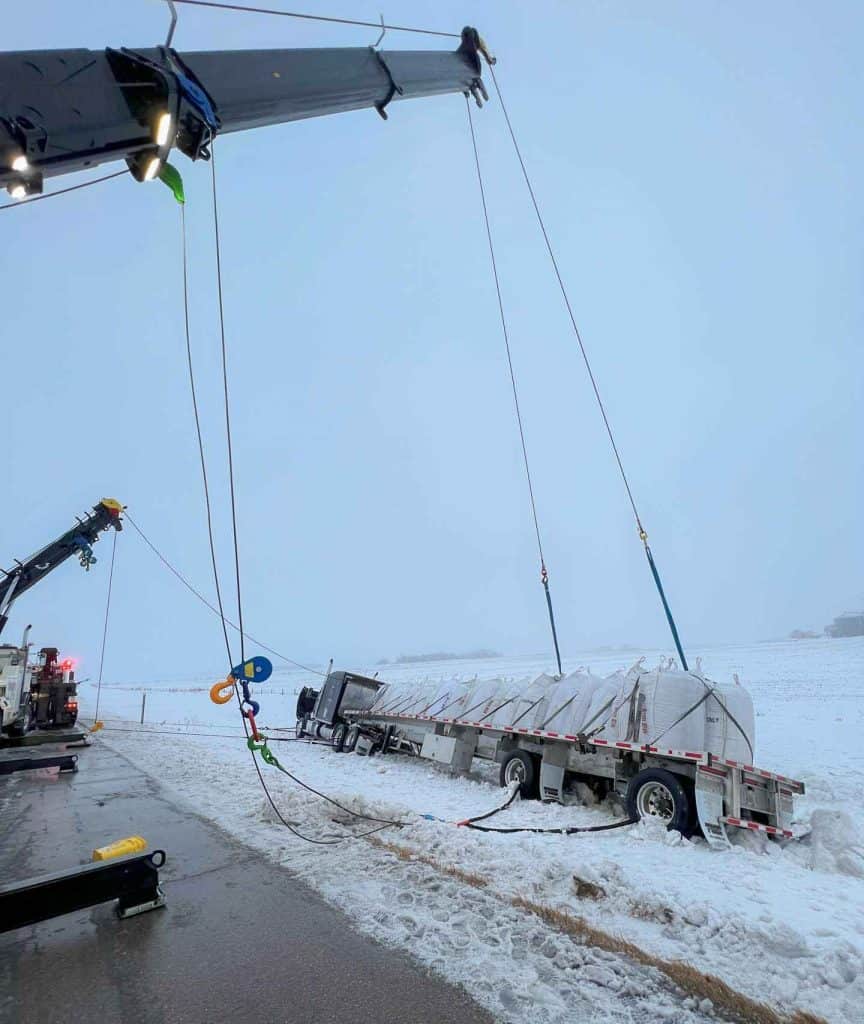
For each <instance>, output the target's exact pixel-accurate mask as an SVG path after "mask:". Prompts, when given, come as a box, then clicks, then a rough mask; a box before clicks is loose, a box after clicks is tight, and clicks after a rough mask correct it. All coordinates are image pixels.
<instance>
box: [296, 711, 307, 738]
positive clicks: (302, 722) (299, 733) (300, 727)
mask: <svg viewBox="0 0 864 1024" xmlns="http://www.w3.org/2000/svg"><path fill="white" fill-rule="evenodd" d="M294 735H295V736H296V737H297V739H298V740H302V739H303V737H304V736H305V735H306V716H305V715H301V716H300V717H299V718H298V719H297V729H296V730H295V732H294Z"/></svg>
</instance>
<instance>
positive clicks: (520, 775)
mask: <svg viewBox="0 0 864 1024" xmlns="http://www.w3.org/2000/svg"><path fill="white" fill-rule="evenodd" d="M499 781H500V782H501V785H502V786H505V787H508V786H511V785H512V784H513V783H514V782H518V783H519V796H521V797H522V799H523V800H536V799H537V797H538V796H539V795H540V773H539V772H538V770H537V758H536V757H535V755H534V754H529V753H528V751H527V750H514V751H513V752H512V753H511V754H508V755H507V757H506V758H505V759H504V760H503V761H502V762H501V774H500V777H499Z"/></svg>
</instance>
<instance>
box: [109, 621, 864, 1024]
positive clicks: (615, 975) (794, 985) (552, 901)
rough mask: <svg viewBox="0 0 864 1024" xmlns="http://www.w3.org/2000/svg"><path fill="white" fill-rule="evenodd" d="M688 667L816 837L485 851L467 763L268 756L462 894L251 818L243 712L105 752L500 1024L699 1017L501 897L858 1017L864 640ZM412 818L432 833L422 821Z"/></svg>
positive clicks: (290, 713)
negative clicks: (744, 731) (791, 786)
mask: <svg viewBox="0 0 864 1024" xmlns="http://www.w3.org/2000/svg"><path fill="white" fill-rule="evenodd" d="M703 656H704V659H705V661H706V663H710V670H711V675H712V676H713V677H718V676H719V677H720V678H731V676H732V674H733V673H734V672H738V673H739V674H742V675H743V674H744V673H745V672H746V674H747V676H748V678H749V682H748V687H747V688H748V690H749V691H750V692H751V693H752V694H753V697H754V699H755V702H756V708H757V717H758V719H759V729H760V751H759V763H760V764H761V765H762V766H763V767H766V768H772V769H775V770H777V771H780V772H782V773H783V774H787V775H790V776H793V777H796V778H800V779H802V780H803V781H804V782H805V783H806V786H807V794H806V795H805V797H804V798H802V799H799V800H796V817H797V819H798V824H799V825H800V827H801V829H802V831H807V830H808V829H809V835H807V836H806V838H804V839H803V840H801V841H799V842H789V843H777V842H775V841H769V840H767V839H766V838H765V837H764V836H757V835H751V834H748V833H741V834H740V835H736V836H734V837H733V838H734V845H733V848H732V849H731V850H729V851H726V852H721V851H714V850H710V849H709V848H708V847H707V845H706V844H705V843H704V842H702V841H700V840H693V841H690V840H684V839H682V838H681V837H680V836H678V835H677V834H670V833H666V832H665V831H663V830H662V829H657V828H651V827H650V826H647V825H645V826H643V825H638V826H635V827H631V828H627V829H621V830H618V831H615V832H609V833H602V834H593V835H579V836H573V837H569V838H568V837H564V836H536V835H531V834H518V835H494V834H482V833H477V832H471V831H468V830H465V829H463V828H456V827H454V825H452V824H448V823H452V822H456V821H459V820H461V819H463V818H465V817H466V816H469V815H473V814H477V813H481V812H483V811H485V810H487V809H491V808H493V807H495V806H497V805H499V804H500V803H501V802H503V795H504V794H503V791H502V790H501V789H500V788H499V787H498V785H497V774H496V770H495V766H491V765H488V764H487V765H484V764H482V763H479V762H475V765H476V768H475V770H474V771H472V773H471V774H470V775H469V776H467V777H458V778H454V777H451V776H449V775H447V774H446V773H444V772H443V771H441V770H439V769H438V768H437V767H435V766H433V765H431V764H430V763H429V762H426V761H422V760H419V759H407V758H404V757H399V756H388V757H385V758H380V757H376V758H365V757H357V756H355V755H353V754H352V755H348V754H335V753H333V752H332V751H331V750H329V749H328V748H323V747H316V746H309V745H307V744H305V743H276V742H274V743H273V744H272V746H273V749H274V751H275V752H276V753H277V755H278V756H279V758H280V760H281V761H282V763H283V764H285V765H286V767H288V768H289V769H290V770H291V771H292V772H294V773H296V774H297V775H298V776H299V777H300V778H301V779H303V780H304V781H306V782H308V783H310V784H312V785H314V786H315V787H316V788H318V789H320V790H321V791H322V792H324V793H327V794H330V795H332V796H333V797H335V798H337V799H338V800H339V801H340V802H342V803H344V804H345V805H346V806H348V807H351V808H353V809H355V810H360V811H363V812H364V813H369V814H371V815H372V816H377V817H383V818H395V817H399V818H402V819H404V820H406V821H409V822H410V823H411V824H410V826H409V827H407V828H404V829H400V830H398V831H397V830H387V831H384V832H382V833H380V834H379V836H378V837H376V838H380V839H382V840H384V841H386V842H393V843H398V844H399V845H400V846H401V847H404V848H406V849H408V850H410V851H413V852H414V853H415V854H416V855H417V856H419V857H424V858H428V859H429V860H432V861H434V863H436V864H443V865H449V866H453V867H458V869H459V870H460V871H462V872H465V873H468V874H471V875H474V876H476V877H478V878H482V879H484V880H486V881H487V885H486V887H485V888H483V889H476V888H473V887H472V886H470V885H466V884H464V883H463V882H460V881H459V880H458V879H457V878H453V877H451V876H448V875H446V874H442V873H441V872H440V871H436V870H435V868H434V867H432V866H430V865H428V864H425V863H423V862H415V861H410V860H403V859H400V858H398V857H396V856H394V855H393V854H392V853H390V852H388V851H387V849H386V848H382V847H376V846H373V845H371V843H370V841H369V840H364V839H358V840H350V841H348V842H345V843H342V844H340V845H337V846H334V847H319V846H311V845H309V844H306V843H303V842H302V841H300V840H298V839H296V838H295V837H293V836H292V835H291V834H290V833H288V832H286V830H285V829H284V828H282V827H281V826H278V825H276V824H274V823H273V822H272V820H270V818H269V817H268V816H267V815H266V814H265V812H264V810H263V806H264V805H263V800H262V796H261V792H260V788H259V787H258V782H257V778H256V776H255V773H254V769H253V767H252V765H251V762H250V757H249V753H248V751H247V750H246V748H245V744H244V742H243V739H242V733H241V732H240V730H239V727H238V725H237V723H236V710H234V711H233V712H230V711H229V710H228V709H221V710H220V709H216V708H215V706H214V705H211V704H209V702H208V701H207V697H206V693H203V694H201V695H200V697H198V696H197V695H193V696H192V698H191V699H190V696H189V695H184V696H183V698H182V699H178V698H177V697H176V696H165V697H164V698H161V697H160V696H159V695H158V694H154V693H151V694H150V695H148V700H147V709H148V714H149V713H150V711H151V709H152V711H153V712H154V713H155V714H158V715H159V716H160V718H164V719H165V721H166V722H168V723H171V724H166V725H164V726H158V727H154V730H155V731H154V730H147V728H146V727H145V731H144V733H141V734H139V733H137V732H110V731H106V732H105V734H104V736H103V738H102V739H101V742H106V743H109V744H111V745H112V746H115V747H116V748H117V749H118V750H120V751H122V752H123V753H124V755H126V756H128V757H130V758H131V759H132V760H133V761H134V762H136V763H138V764H139V765H141V767H142V768H144V769H145V770H147V771H150V772H151V773H152V774H153V775H154V776H155V777H157V778H158V779H159V780H160V781H161V782H162V783H163V784H165V785H166V786H169V787H171V788H173V789H174V790H175V791H176V793H177V794H179V797H178V798H179V799H183V800H185V801H187V802H188V804H189V806H190V807H191V808H193V809H194V810H196V811H198V813H203V814H206V816H207V817H208V818H210V819H212V820H214V821H216V822H218V823H219V824H220V825H221V827H223V828H224V829H226V830H227V831H228V832H230V833H231V834H232V835H235V836H237V837H238V839H240V840H242V841H243V842H245V843H248V844H250V845H252V846H253V847H255V848H256V849H258V850H260V851H261V853H262V855H266V856H273V857H276V858H277V859H278V860H279V861H280V862H281V863H283V864H284V865H285V867H286V870H290V871H294V872H297V873H298V874H300V875H302V877H303V879H304V880H305V881H306V882H308V883H309V884H310V885H312V886H313V887H315V888H316V889H317V890H318V891H320V892H321V893H322V894H323V895H324V896H325V897H326V898H327V899H329V900H331V901H332V902H333V903H334V904H337V905H338V906H340V907H342V908H343V909H344V910H345V911H346V913H348V914H349V916H350V917H351V918H352V920H353V921H354V922H355V923H356V925H357V927H359V928H361V929H363V930H366V931H368V932H369V934H370V935H374V936H375V937H376V938H378V939H379V940H381V941H384V942H387V943H390V944H392V945H393V946H394V947H396V948H399V949H402V950H406V951H408V952H410V953H411V954H412V955H414V956H415V957H417V958H418V959H419V960H420V961H421V962H423V963H424V964H426V965H427V966H429V967H430V968H432V969H434V970H436V971H439V972H440V973H442V974H443V975H445V976H447V977H448V978H450V979H452V980H454V981H456V982H459V983H461V984H463V985H464V986H465V987H466V988H467V990H468V991H469V992H470V993H471V994H472V995H473V996H474V997H475V998H476V999H477V1000H478V1001H479V1002H480V1003H482V1004H483V1005H484V1006H487V1007H488V1008H489V1009H490V1011H491V1012H492V1013H493V1015H494V1016H495V1017H496V1019H498V1020H502V1021H513V1022H516V1021H519V1022H521V1021H525V1020H529V1019H530V1020H532V1021H537V1022H542V1024H559V1022H560V1024H564V1022H565V1021H572V1020H574V1019H575V1020H579V1021H585V1022H586V1024H589V1022H590V1024H593V1022H600V1021H613V1022H617V1021H628V1020H641V1019H645V1020H669V1021H674V1022H678V1021H681V1022H691V1021H698V1020H706V1019H708V1017H706V1013H707V1014H709V1016H710V1013H709V1011H708V1008H706V1007H703V1006H702V1005H700V1002H699V1001H693V1000H692V999H691V1000H688V999H683V998H682V996H681V994H680V992H677V991H676V990H675V989H674V988H672V987H671V985H670V984H669V983H668V982H666V981H665V980H664V979H663V978H662V977H659V976H658V974H657V972H656V971H651V970H647V969H645V968H638V967H636V966H634V965H633V964H632V962H630V961H629V960H627V959H626V958H622V957H620V956H613V955H612V954H607V953H604V952H602V951H601V950H597V949H594V948H592V947H591V946H578V945H576V944H575V943H574V942H573V941H572V939H570V938H569V937H567V936H566V935H563V934H561V933H560V932H558V931H556V930H555V929H553V928H551V927H549V926H548V925H547V924H545V923H544V922H543V921H541V920H540V919H538V918H537V917H536V916H532V915H526V914H525V913H524V912H522V911H519V910H518V909H517V908H515V907H513V905H512V902H511V900H512V899H513V897H523V898H525V899H529V900H531V901H534V902H535V903H538V904H542V905H543V906H548V907H552V908H558V909H560V910H562V911H564V912H567V913H569V914H572V915H575V916H578V917H580V918H582V919H583V920H585V921H586V922H587V923H588V924H590V925H592V926H595V927H597V928H600V929H603V930H604V931H606V932H609V933H613V934H615V935H619V936H621V937H622V938H624V939H626V940H628V941H631V942H633V943H634V944H636V945H637V946H639V947H641V948H642V949H646V950H650V951H651V952H653V953H654V954H656V955H657V956H660V957H663V958H666V959H668V960H681V961H684V962H686V963H688V964H691V965H693V966H694V967H696V968H698V969H699V970H701V971H705V972H707V973H711V974H714V975H717V976H718V977H719V978H721V979H722V980H724V981H726V982H727V983H728V984H729V985H731V986H732V987H733V988H734V989H736V990H738V991H740V992H742V993H744V994H745V995H747V996H749V997H751V998H753V999H756V1000H759V1001H761V1002H765V1003H768V1004H769V1005H771V1006H773V1007H775V1008H777V1009H779V1010H781V1011H783V1012H785V1013H791V1011H792V1010H793V1009H802V1010H808V1011H810V1012H812V1013H814V1014H816V1015H817V1016H819V1017H822V1018H824V1019H826V1020H828V1021H829V1022H830V1024H851V1022H852V1021H856V1020H859V1019H861V1006H862V1005H864V834H862V822H861V818H860V813H861V809H862V800H861V793H862V788H864V748H862V745H861V744H860V736H861V734H862V730H864V641H862V640H850V641H830V642H829V641H802V642H798V643H784V644H770V645H768V644H766V645H756V646H751V647H726V648H716V649H714V650H713V651H705V652H703ZM588 660H589V658H588V657H586V656H585V655H584V654H583V655H581V656H580V657H579V662H584V663H587V662H588ZM590 660H591V662H592V663H593V664H594V665H600V664H602V665H603V666H604V668H605V669H606V670H607V672H609V671H612V670H614V669H615V668H616V667H619V668H622V669H623V668H626V666H620V665H618V664H617V662H618V661H619V660H620V655H616V654H614V653H603V654H596V653H594V654H592V655H590ZM579 662H576V664H578V663H579ZM424 668H426V669H427V670H429V671H431V672H433V673H434V671H435V667H434V666H424ZM539 668H541V666H540V665H536V664H535V663H532V662H530V661H527V660H521V661H517V660H513V661H512V662H511V663H506V662H500V661H499V662H494V663H490V664H474V665H470V664H466V665H465V666H464V667H460V671H461V672H462V673H463V675H464V677H467V679H468V680H469V681H470V679H471V677H473V676H475V675H476V676H477V677H480V678H485V679H487V680H488V679H492V678H501V677H506V676H507V675H508V674H509V676H510V677H511V678H512V677H513V676H519V677H521V678H524V677H525V675H526V673H530V674H531V675H533V676H535V677H536V676H537V675H538V674H539V671H538V670H539ZM451 671H452V666H451V665H442V666H441V667H440V672H441V677H442V678H443V677H445V673H446V674H447V676H449V675H450V673H451ZM400 674H401V678H399V677H398V676H399V675H400ZM623 674H626V673H622V675H623ZM284 678H285V677H283V679H284ZM290 678H291V679H293V680H294V682H293V684H291V683H289V684H286V685H285V686H284V690H285V693H284V694H283V695H281V696H280V695H279V694H278V692H276V693H274V691H273V690H266V692H265V688H262V691H261V692H260V693H259V694H258V698H259V699H260V700H262V703H263V708H262V715H261V720H262V721H265V720H266V721H268V722H269V723H271V724H272V725H274V726H281V725H286V726H287V725H291V724H293V717H294V702H295V700H296V690H297V689H299V686H300V685H302V684H303V683H307V682H309V681H310V680H309V679H308V677H301V676H299V675H298V676H293V677H290ZM391 679H392V680H393V681H394V682H395V683H404V685H405V687H406V690H405V692H406V694H407V692H408V690H407V687H410V686H411V685H415V684H416V679H414V678H412V675H411V670H408V669H404V670H399V673H398V674H397V671H396V670H394V671H393V672H392V674H391ZM434 685H438V681H434ZM278 686H279V684H278V683H277V691H278ZM113 696H114V694H113V693H112V691H111V690H110V689H106V688H103V691H102V701H103V706H104V707H105V708H106V710H108V711H109V712H111V711H112V710H113V711H114V714H115V715H121V716H125V717H131V715H134V714H135V711H136V705H135V703H134V702H133V701H132V700H129V699H128V698H127V696H126V695H125V694H124V695H118V697H117V703H116V704H115V705H113V706H112V704H111V700H112V698H113ZM133 696H134V695H133ZM121 701H127V703H121ZM193 701H194V703H193ZM139 703H140V701H139ZM469 706H470V705H469ZM127 708H128V710H126V709H127ZM553 710H554V709H553ZM736 717H738V716H737V715H736ZM182 719H188V720H189V721H193V722H196V724H194V725H191V726H189V727H188V728H182V727H180V726H179V725H177V724H176V723H177V722H178V721H180V720H182ZM201 722H210V723H211V728H209V729H208V728H205V727H204V726H203V725H202V724H197V723H201ZM216 723H219V724H220V725H221V726H222V727H223V728H224V731H226V732H228V731H229V729H230V730H231V731H233V736H232V737H231V738H218V739H217V738H213V737H208V736H202V735H195V734H196V733H200V732H205V733H206V732H208V731H210V732H212V731H213V730H212V725H213V724H216ZM229 723H230V724H229ZM118 724H119V723H118ZM111 725H112V722H111V715H110V714H109V715H108V729H109V730H110V728H111ZM122 728H133V727H132V726H130V725H128V724H124V725H122ZM163 731H166V732H168V731H180V732H185V733H186V734H187V738H185V739H181V738H180V737H178V736H176V735H162V732H163ZM272 735H273V736H274V737H275V736H279V735H286V734H284V733H279V732H273V733H272ZM265 770H267V771H268V772H269V774H268V775H267V776H266V777H267V780H268V783H269V785H270V786H271V789H272V792H273V795H274V798H275V799H276V801H277V804H278V806H279V807H280V810H282V812H283V813H284V814H285V816H286V817H287V818H288V820H289V821H291V822H292V823H293V824H295V825H296V827H297V828H298V829H300V830H301V831H304V832H308V833H309V834H310V835H313V836H316V837H320V838H332V837H335V836H344V835H346V834H347V833H350V832H361V831H365V830H366V828H367V827H373V826H372V825H371V823H367V822H362V821H357V820H354V821H352V819H351V818H350V817H348V816H346V815H345V814H344V813H343V812H341V811H338V810H337V809H336V808H333V807H332V806H331V805H329V804H326V803H325V802H323V801H321V800H319V799H318V798H317V797H313V796H311V795H310V794H308V793H307V792H305V791H303V790H301V789H299V788H298V787H297V786H295V785H294V784H292V783H291V782H290V780H288V779H286V778H285V777H284V776H282V775H280V774H279V773H277V772H275V771H274V770H271V769H265ZM424 813H425V814H430V815H433V816H435V817H437V818H440V819H444V820H443V821H427V820H424V819H422V818H420V817H419V815H420V814H424ZM613 813H614V812H613V811H612V810H611V809H610V808H609V807H608V806H607V805H605V804H601V805H593V806H579V805H574V806H567V807H563V806H560V805H557V804H539V803H534V802H530V803H520V802H518V801H517V803H516V804H514V805H513V806H512V807H511V808H509V809H508V810H507V811H505V812H503V813H502V814H501V815H500V816H499V818H497V819H496V821H498V822H500V823H501V824H504V825H520V824H526V825H532V826H543V827H558V826H564V825H582V824H584V825H589V824H592V825H593V824H602V823H605V822H608V821H610V820H612V817H613ZM580 883H581V884H580ZM588 883H590V884H588ZM714 1019H716V1017H715V1018H714Z"/></svg>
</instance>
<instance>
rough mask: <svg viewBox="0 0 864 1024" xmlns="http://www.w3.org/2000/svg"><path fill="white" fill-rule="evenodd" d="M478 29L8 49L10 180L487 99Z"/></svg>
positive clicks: (29, 182) (0, 161)
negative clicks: (448, 48)
mask: <svg viewBox="0 0 864 1024" xmlns="http://www.w3.org/2000/svg"><path fill="white" fill-rule="evenodd" d="M480 54H486V55H487V58H488V54H487V51H486V49H485V45H484V43H483V41H482V39H481V38H480V36H479V34H478V33H477V30H476V29H473V28H465V29H463V31H462V41H461V44H460V46H459V48H458V49H457V50H455V51H453V52H436V51H429V50H414V51H393V52H384V51H381V50H377V49H375V48H374V47H352V48H330V49H293V50H227V51H204V52H199V53H177V52H176V51H175V50H172V49H170V48H167V47H157V48H145V49H139V50H133V49H129V48H126V47H122V48H120V49H113V48H111V47H108V48H107V49H105V50H101V51H97V50H30V51H18V52H11V53H0V186H6V187H7V189H9V191H10V192H12V194H13V195H18V196H19V197H23V196H24V195H28V194H33V193H38V192H40V191H41V190H42V182H43V179H44V178H46V177H52V176H55V175H61V174H68V173H71V172H73V171H80V170H85V169H87V168H91V167H95V166H97V165H99V164H103V163H108V162H111V161H115V160H125V161H126V163H127V164H128V166H129V169H130V170H131V171H132V174H133V175H134V176H135V177H136V178H137V179H138V180H139V181H141V180H149V179H150V178H152V177H155V176H156V175H157V174H158V173H160V170H161V168H162V167H163V166H164V162H165V160H166V158H167V156H168V153H169V152H170V150H171V149H172V148H174V147H175V146H176V148H178V149H179V150H180V151H181V152H183V153H185V154H186V156H188V157H190V158H191V159H193V160H196V159H199V158H204V159H206V158H207V157H208V156H209V151H208V146H209V144H210V142H211V141H212V139H213V137H214V136H215V135H217V134H220V133H224V132H238V131H246V130H247V129H250V128H260V127H263V126H265V125H274V124H281V123H283V122H286V121H296V120H300V119H302V118H307V117H320V116H323V115H326V114H336V113H341V112H343V111H348V110H359V109H362V108H366V107H371V108H374V109H377V111H378V112H379V113H380V114H381V115H382V117H384V118H386V117H387V111H386V108H387V106H388V105H389V104H390V103H391V102H392V101H394V100H399V99H413V98H418V97H423V96H437V95H441V94H444V93H466V94H468V93H471V94H473V96H474V97H475V99H476V100H477V102H478V103H480V102H481V99H482V98H486V92H485V89H484V87H483V82H482V78H481V62H480Z"/></svg>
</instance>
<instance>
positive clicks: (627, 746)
mask: <svg viewBox="0 0 864 1024" xmlns="http://www.w3.org/2000/svg"><path fill="white" fill-rule="evenodd" d="M615 746H616V747H624V749H625V750H629V749H630V744H629V743H622V742H621V740H618V741H617V742H616V743H615Z"/></svg>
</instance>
